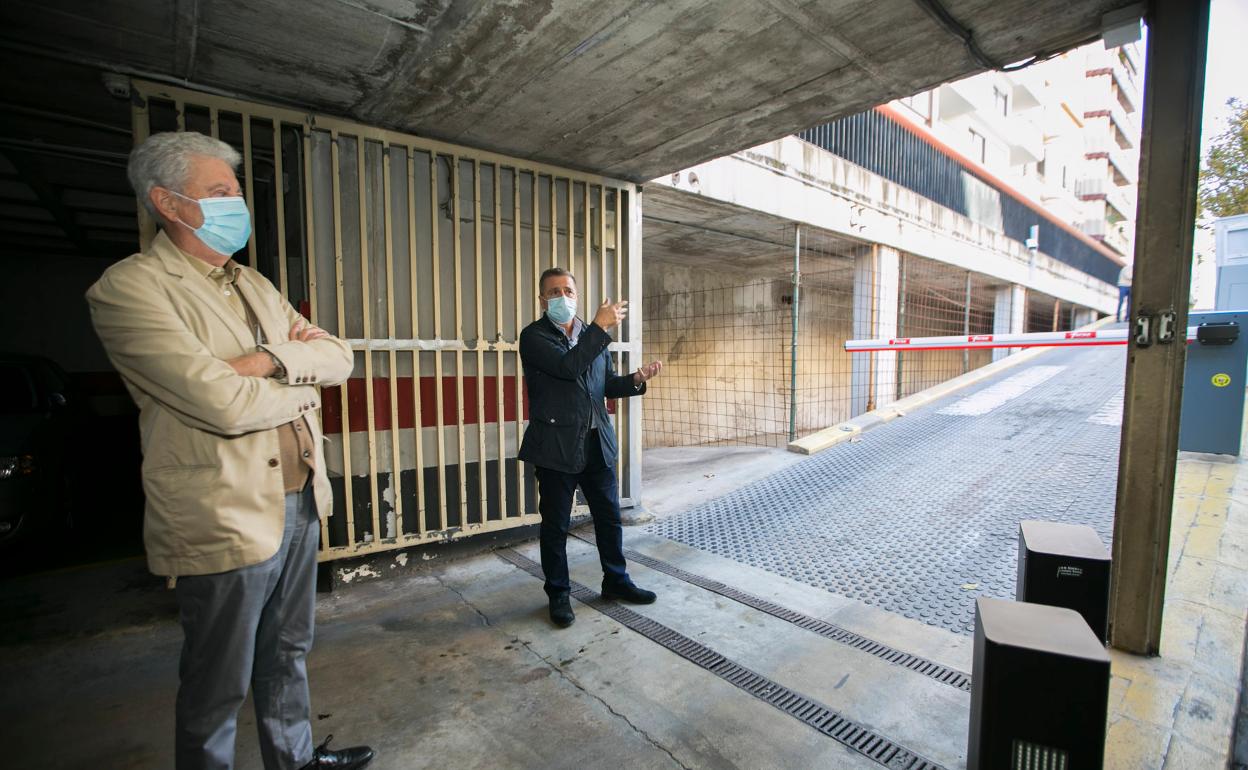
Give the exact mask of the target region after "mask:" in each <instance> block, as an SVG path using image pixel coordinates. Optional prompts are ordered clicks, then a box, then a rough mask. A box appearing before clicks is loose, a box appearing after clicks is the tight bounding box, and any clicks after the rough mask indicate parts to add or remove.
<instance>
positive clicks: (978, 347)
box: [846, 340, 1191, 353]
mask: <svg viewBox="0 0 1248 770" xmlns="http://www.w3.org/2000/svg"><path fill="white" fill-rule="evenodd" d="M1188 342H1191V340H1188ZM1126 344H1127V341H1126V340H1091V341H1088V342H1068V343H1062V344H1060V345H1054V344H1053V343H1052V342H1002V343H1000V344H997V345H941V346H940V347H938V348H935V347H933V348H913V349H911V352H914V351H921V352H924V353H926V352H931V351H936V350H992V349H994V348H1057V347H1060V348H1090V347H1095V346H1097V345H1126ZM901 350H905V348H900V349H899V348H895V347H879V348H854V349H853V350H848V351H846V352H847V353H897V352H900V351H901Z"/></svg>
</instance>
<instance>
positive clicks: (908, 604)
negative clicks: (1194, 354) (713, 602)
mask: <svg viewBox="0 0 1248 770" xmlns="http://www.w3.org/2000/svg"><path fill="white" fill-rule="evenodd" d="M1122 357H1123V351H1121V350H1118V349H1110V348H1104V349H1100V348H1098V349H1087V350H1061V351H1053V352H1050V353H1047V354H1045V355H1044V356H1041V357H1039V358H1038V359H1036V361H1035V362H1032V363H1029V364H1024V365H1022V366H1020V367H1015V368H1013V369H1009V370H1007V372H1006V373H1005V374H1003V375H1002V376H1001V377H998V378H994V381H989V382H985V383H983V384H981V385H978V386H976V387H974V388H970V389H967V390H966V391H962V392H960V393H957V394H954V395H953V396H950V397H948V398H947V399H944V400H942V401H940V402H937V403H935V404H933V405H931V406H929V407H926V408H924V409H922V410H920V411H918V412H916V413H913V414H910V415H908V416H906V417H905V418H903V419H900V420H896V421H894V422H892V423H889V424H887V425H883V426H880V427H878V428H876V429H874V430H872V431H870V432H868V433H865V434H863V436H862V438H861V440H860V441H857V442H854V443H845V444H841V445H839V446H837V447H833V448H832V449H829V450H827V451H825V452H823V453H821V454H819V455H816V456H814V457H811V458H810V459H808V460H805V461H803V462H801V463H799V464H797V465H794V466H791V467H790V468H788V469H786V470H784V471H781V472H779V473H777V474H774V475H772V476H770V477H768V478H766V479H762V480H760V481H757V482H755V483H752V484H750V485H747V486H745V487H743V488H741V489H739V490H737V491H736V492H734V493H732V494H729V495H727V496H725V497H722V498H720V499H717V500H713V501H710V502H707V503H705V504H702V505H700V506H698V507H696V508H694V509H692V510H690V511H687V512H686V513H684V514H681V515H678V516H674V517H671V518H668V519H665V520H663V521H660V522H656V523H655V524H653V525H651V526H650V527H649V528H648V530H649V531H650V532H653V533H655V534H658V535H661V536H664V537H668V538H671V539H673V540H677V541H679V542H682V543H685V544H687V545H690V546H693V547H694V548H699V549H701V550H704V551H708V552H711V553H715V554H718V555H720V556H725V557H727V558H730V559H734V560H736V561H740V562H742V563H745V564H750V565H752V566H755V567H759V568H762V569H765V570H768V571H770V572H773V573H776V574H779V575H783V576H785V577H788V578H791V579H794V580H798V581H800V582H803V583H806V584H808V585H813V586H816V587H819V588H823V589H826V590H829V591H832V592H834V593H837V594H840V595H842V596H846V597H849V598H852V599H858V600H860V601H863V602H865V603H867V604H871V605H874V606H876V607H880V608H882V609H885V610H888V611H890V612H896V613H899V614H901V615H904V616H906V617H909V618H913V619H916V620H920V621H922V622H924V623H928V624H930V625H934V626H938V627H942V628H946V629H949V630H951V631H956V632H959V633H969V632H971V631H973V630H974V625H973V623H974V600H975V597H977V596H981V595H985V596H995V597H1000V598H1006V599H1010V598H1013V596H1014V580H1015V573H1016V569H1017V561H1016V560H1017V531H1018V522H1019V521H1022V520H1024V519H1041V520H1046V521H1057V522H1065V523H1072V524H1087V525H1089V526H1091V527H1092V528H1093V529H1094V530H1095V531H1096V532H1097V533H1098V534H1099V535H1100V537H1101V539H1102V540H1103V541H1104V542H1105V543H1106V545H1108V544H1109V543H1110V538H1111V534H1112V521H1113V510H1114V498H1115V486H1116V477H1117V459H1118V441H1119V428H1118V427H1117V425H1116V424H1114V421H1113V420H1105V419H1103V416H1104V415H1105V414H1106V412H1107V410H1108V407H1107V404H1109V403H1110V402H1114V401H1115V400H1116V399H1117V398H1119V397H1120V395H1119V393H1120V390H1121V388H1122V372H1123V368H1124V367H1123V359H1122ZM1036 366H1045V367H1057V368H1058V369H1059V370H1058V371H1057V372H1056V373H1055V374H1054V375H1053V376H1050V377H1047V378H1046V379H1044V380H1043V381H1042V382H1039V383H1038V384H1035V385H1034V386H1033V387H1031V388H1030V389H1028V390H1026V392H1024V393H1022V394H1021V395H1017V396H1016V397H1014V398H1012V399H1011V400H1009V401H1008V402H1007V403H1004V404H1003V405H1001V406H999V407H997V408H995V409H993V410H992V411H990V412H988V413H987V414H983V415H980V416H973V415H969V416H968V415H966V414H958V413H950V414H942V413H941V412H942V410H943V409H944V408H945V407H948V406H950V405H952V404H954V403H957V402H959V401H960V400H961V399H963V398H967V397H970V396H974V395H975V394H976V393H978V392H979V391H983V390H987V389H988V388H990V387H993V385H994V384H996V382H997V381H1001V380H1004V379H1006V378H1008V377H1014V376H1021V375H1024V374H1025V373H1026V372H1027V370H1028V369H1029V368H1032V367H1036ZM1033 379H1034V378H1033ZM948 411H950V412H958V411H959V410H953V409H949V410H948ZM960 411H963V412H966V411H970V412H973V411H975V410H960ZM1108 411H1112V410H1108ZM1098 415H1100V416H1099V417H1098ZM1094 417H1095V418H1096V419H1093V418H1094ZM1107 423H1108V424H1107Z"/></svg>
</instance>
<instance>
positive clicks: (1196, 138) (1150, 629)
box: [1110, 0, 1209, 655]
mask: <svg viewBox="0 0 1248 770" xmlns="http://www.w3.org/2000/svg"><path fill="white" fill-rule="evenodd" d="M1149 29H1150V34H1149V36H1148V55H1147V65H1146V73H1145V78H1144V89H1145V96H1144V140H1143V146H1142V149H1141V152H1140V188H1139V189H1140V197H1139V218H1138V220H1137V221H1136V231H1135V232H1136V235H1135V282H1134V284H1133V286H1132V294H1133V300H1134V305H1135V307H1134V315H1133V317H1132V319H1131V320H1132V323H1133V327H1132V328H1136V325H1138V324H1140V323H1141V322H1146V323H1150V324H1151V334H1152V337H1153V339H1154V341H1153V342H1152V344H1151V345H1149V346H1147V347H1144V346H1141V345H1139V344H1133V345H1131V346H1130V348H1129V354H1128V357H1127V376H1126V393H1125V400H1124V404H1123V418H1122V449H1121V451H1120V453H1119V462H1118V503H1117V509H1116V513H1115V516H1114V545H1113V568H1112V588H1111V610H1110V643H1111V644H1112V645H1113V646H1114V647H1117V648H1119V649H1122V650H1127V651H1129V652H1134V653H1137V654H1142V655H1157V654H1158V653H1159V652H1160V647H1161V610H1162V603H1163V600H1164V598H1165V588H1166V558H1167V553H1168V550H1169V546H1170V518H1171V508H1172V506H1173V502H1174V475H1175V464H1176V457H1177V456H1178V448H1179V412H1180V403H1181V399H1182V392H1183V367H1184V363H1185V360H1186V352H1187V351H1186V345H1185V344H1184V343H1183V340H1184V337H1183V331H1182V330H1183V329H1185V328H1186V327H1187V295H1188V284H1189V282H1190V279H1191V262H1192V239H1193V234H1194V229H1195V224H1196V186H1197V172H1198V170H1199V168H1200V122H1201V120H1200V119H1201V109H1202V103H1203V94H1204V83H1205V50H1206V44H1207V42H1208V35H1209V0H1154V2H1153V4H1152V9H1151V13H1150V15H1149ZM1165 314H1172V316H1173V321H1172V328H1173V329H1177V330H1179V331H1178V333H1177V334H1176V336H1175V338H1174V339H1175V341H1173V342H1170V343H1169V344H1164V343H1162V342H1160V341H1157V335H1158V322H1159V319H1160V318H1161V317H1162V316H1163V315H1165Z"/></svg>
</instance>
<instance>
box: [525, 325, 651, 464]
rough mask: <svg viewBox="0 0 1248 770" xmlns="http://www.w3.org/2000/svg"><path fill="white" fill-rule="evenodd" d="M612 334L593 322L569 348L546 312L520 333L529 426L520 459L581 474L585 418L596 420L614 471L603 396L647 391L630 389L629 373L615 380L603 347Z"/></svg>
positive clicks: (613, 446) (611, 431)
mask: <svg viewBox="0 0 1248 770" xmlns="http://www.w3.org/2000/svg"><path fill="white" fill-rule="evenodd" d="M609 344H611V336H610V335H609V334H607V332H606V331H604V330H603V329H602V327H600V326H598V325H597V324H587V325H585V326H584V327H583V328H582V329H581V336H580V338H579V339H578V340H577V343H576V345H575V346H574V345H572V343H571V341H570V340H569V339H568V337H567V335H566V334H564V333H563V329H560V328H559V327H558V326H556V325H555V324H554V322H553V321H551V320H550V319H549V318H547V317H546V315H545V314H543V315H542V317H541V318H539V319H537V320H536V321H534V322H533V323H531V324H529V325H528V326H526V327H525V328H524V331H522V332H521V333H520V360H521V362H523V364H524V381H525V385H526V386H527V388H528V394H529V428H528V430H526V431H525V432H524V441H523V442H522V443H521V444H520V459H521V460H523V461H524V462H526V463H532V464H533V465H536V466H537V467H539V468H550V469H552V470H556V471H562V472H563V473H580V472H581V471H583V470H585V437H586V435H587V434H588V433H589V427H590V414H591V412H593V413H596V414H597V416H598V426H599V427H598V440H599V441H600V442H601V443H602V457H603V459H604V460H606V461H607V467H609V468H610V467H614V466H615V460H616V455H617V454H618V448H617V444H616V440H615V429H614V428H612V427H611V417H610V416H609V415H608V414H607V406H606V403H605V402H604V399H606V398H627V397H629V396H639V395H641V394H642V393H645V392H646V385H645V383H642V385H641V388H640V389H638V388H635V387H634V386H633V375H632V374H631V373H630V374H625V375H620V376H616V374H615V366H614V365H613V364H612V363H611V354H610V353H609V352H608V351H607V346H608V345H609Z"/></svg>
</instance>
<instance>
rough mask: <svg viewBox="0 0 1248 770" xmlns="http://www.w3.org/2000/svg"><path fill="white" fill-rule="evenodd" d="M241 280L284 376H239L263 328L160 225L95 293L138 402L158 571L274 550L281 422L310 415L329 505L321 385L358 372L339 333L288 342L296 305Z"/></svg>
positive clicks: (95, 308)
mask: <svg viewBox="0 0 1248 770" xmlns="http://www.w3.org/2000/svg"><path fill="white" fill-rule="evenodd" d="M238 287H239V290H240V292H241V293H242V295H243V298H244V299H245V300H246V301H247V303H248V304H249V305H250V306H251V308H252V310H253V311H254V312H255V315H256V319H257V321H258V322H259V323H260V326H261V327H262V329H263V330H264V335H265V338H266V339H268V340H283V341H281V342H274V343H272V344H267V345H265V346H264V347H265V349H266V350H268V351H270V352H271V353H273V355H275V356H276V357H277V358H278V359H279V360H280V361H281V362H282V364H283V366H285V367H286V374H287V383H288V384H283V383H280V382H278V381H277V380H274V379H271V378H270V379H264V378H259V377H243V376H240V375H238V374H236V373H235V372H234V369H233V368H232V367H231V366H230V365H229V364H227V363H226V361H227V360H228V359H231V358H234V357H236V356H240V355H243V354H245V353H251V352H253V351H255V350H256V344H255V342H256V341H255V334H254V332H253V331H252V330H251V329H249V328H248V326H247V324H246V323H245V322H244V321H243V320H242V319H241V318H239V316H238V315H237V314H236V313H235V312H234V311H233V310H232V309H231V308H230V306H229V305H228V304H227V300H226V299H225V298H224V297H223V296H221V294H220V293H219V292H218V291H216V290H215V288H214V286H213V284H212V283H211V282H210V281H208V280H205V279H204V277H203V276H202V275H198V274H196V273H194V272H193V268H192V266H191V265H189V264H187V262H186V257H185V256H183V255H182V253H181V252H180V251H179V250H178V249H177V247H176V246H174V245H173V242H172V241H170V240H169V238H168V237H166V236H165V234H164V233H163V232H161V233H160V234H158V235H157V236H156V238H155V239H154V240H153V241H152V245H151V247H150V248H149V249H148V250H147V251H145V252H142V253H140V254H135V255H134V256H131V257H129V258H127V259H124V260H122V261H121V262H118V263H117V264H115V265H113V266H112V267H110V268H109V269H108V270H106V271H105V272H104V275H103V276H101V277H100V280H99V281H97V282H96V284H95V285H94V286H92V287H91V288H90V289H89V290H88V291H87V302H88V304H89V305H90V307H91V319H92V322H93V323H94V324H95V330H96V333H97V334H99V336H100V340H101V341H102V342H103V343H104V349H105V351H107V353H108V358H109V360H110V361H112V363H113V366H115V367H116V368H117V371H118V372H120V373H121V376H122V379H123V380H124V382H125V384H126V388H127V389H128V390H129V391H130V395H131V396H133V397H134V400H135V402H136V403H137V404H138V406H139V410H140V413H139V428H140V433H141V437H142V446H143V490H144V492H145V494H146V496H147V508H146V511H145V516H144V523H143V540H144V544H145V546H146V549H147V561H148V566H149V568H150V569H151V571H152V572H153V573H155V574H157V575H165V576H170V577H177V576H180V575H204V574H212V573H216V572H225V571H227V570H231V569H237V568H239V567H245V566H248V565H251V564H258V563H260V562H262V561H264V560H266V559H268V558H269V557H271V556H273V555H274V554H275V553H277V549H278V547H279V546H280V545H281V542H282V530H283V527H284V524H285V505H284V496H285V493H284V490H283V484H282V468H281V463H280V462H279V460H278V454H279V448H278V436H277V431H276V430H275V429H276V428H277V427H278V426H279V425H282V424H284V423H288V422H290V421H292V420H294V419H295V418H297V417H300V416H302V415H306V416H308V418H309V419H308V420H307V422H308V425H309V427H310V428H311V430H312V436H313V439H314V443H315V444H316V471H315V473H314V475H313V491H314V493H315V498H316V508H317V512H318V514H319V515H320V516H321V517H322V518H325V517H328V516H329V515H330V514H331V509H332V496H331V493H330V486H329V479H328V478H327V476H326V474H325V453H324V446H323V444H324V442H323V440H322V437H321V426H320V420H319V419H317V415H316V414H314V412H315V411H316V410H317V409H319V408H320V393H319V391H318V389H317V386H319V385H337V384H340V383H342V382H345V381H346V379H347V378H348V377H349V376H350V375H351V369H352V367H353V364H354V359H353V356H352V353H351V349H350V347H349V346H348V345H347V343H345V342H343V341H342V340H339V339H336V338H333V337H327V338H323V339H319V340H315V341H313V342H291V341H288V340H289V338H290V328H291V326H292V325H293V324H294V323H295V321H296V320H298V319H299V318H300V316H299V314H298V312H297V311H296V310H295V309H294V308H293V307H291V305H290V303H289V302H287V301H286V300H285V298H284V297H282V295H281V294H280V293H279V292H278V291H277V289H276V288H274V286H273V284H271V283H270V282H269V281H268V280H267V279H266V278H265V277H264V276H262V275H261V274H260V273H258V272H256V271H255V270H252V269H250V268H246V267H244V268H243V269H242V271H241V272H240V274H239V278H238Z"/></svg>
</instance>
